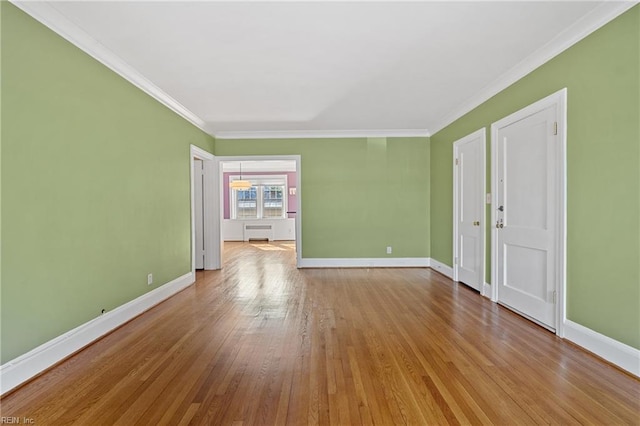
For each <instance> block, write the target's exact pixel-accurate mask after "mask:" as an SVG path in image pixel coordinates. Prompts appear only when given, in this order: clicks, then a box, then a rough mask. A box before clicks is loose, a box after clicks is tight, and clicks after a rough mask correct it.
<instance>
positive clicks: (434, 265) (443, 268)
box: [430, 259, 453, 279]
mask: <svg viewBox="0 0 640 426" xmlns="http://www.w3.org/2000/svg"><path fill="white" fill-rule="evenodd" d="M430 263H431V265H430V266H431V269H433V270H434V271H438V272H440V273H441V274H442V275H444V276H446V277H448V278H451V279H453V268H452V267H451V266H449V265H445V264H444V263H441V262H438V261H437V260H435V259H431V262H430Z"/></svg>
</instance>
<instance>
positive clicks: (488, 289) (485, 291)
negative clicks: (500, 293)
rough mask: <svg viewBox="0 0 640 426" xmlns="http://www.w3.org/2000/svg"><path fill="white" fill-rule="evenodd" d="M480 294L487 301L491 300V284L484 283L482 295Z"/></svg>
mask: <svg viewBox="0 0 640 426" xmlns="http://www.w3.org/2000/svg"><path fill="white" fill-rule="evenodd" d="M480 294H482V295H483V296H484V297H486V298H487V299H491V284H489V283H483V284H482V293H480Z"/></svg>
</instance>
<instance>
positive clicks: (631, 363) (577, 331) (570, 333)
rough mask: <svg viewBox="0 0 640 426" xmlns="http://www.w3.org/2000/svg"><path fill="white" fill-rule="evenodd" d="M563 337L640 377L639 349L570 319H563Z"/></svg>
mask: <svg viewBox="0 0 640 426" xmlns="http://www.w3.org/2000/svg"><path fill="white" fill-rule="evenodd" d="M564 338H565V339H567V340H570V341H572V342H573V343H575V344H577V345H579V346H582V347H583V348H585V349H587V350H588V351H590V352H593V353H594V354H596V355H598V356H599V357H601V358H604V359H605V360H607V361H609V362H611V363H613V364H615V365H617V366H618V367H620V368H622V369H624V370H626V371H628V372H629V373H631V374H633V375H635V376H637V377H640V350H638V349H636V348H633V347H631V346H628V345H625V344H624V343H621V342H619V341H617V340H614V339H612V338H610V337H607V336H605V335H603V334H600V333H598V332H596V331H594V330H592V329H590V328H587V327H585V326H583V325H580V324H578V323H575V322H573V321H570V320H564Z"/></svg>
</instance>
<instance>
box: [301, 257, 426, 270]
mask: <svg viewBox="0 0 640 426" xmlns="http://www.w3.org/2000/svg"><path fill="white" fill-rule="evenodd" d="M298 267H300V268H428V267H429V258H428V257H393V258H388V259H387V258H360V259H346V258H332V259H330V258H326V259H325V258H306V259H305V258H303V259H300V264H299V266H298Z"/></svg>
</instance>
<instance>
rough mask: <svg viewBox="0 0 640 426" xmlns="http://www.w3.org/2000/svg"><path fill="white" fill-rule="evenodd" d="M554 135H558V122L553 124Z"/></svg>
mask: <svg viewBox="0 0 640 426" xmlns="http://www.w3.org/2000/svg"><path fill="white" fill-rule="evenodd" d="M553 134H554V135H557V134H558V122H557V121H555V122H554V123H553Z"/></svg>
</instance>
